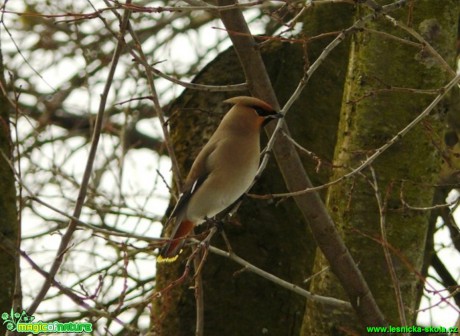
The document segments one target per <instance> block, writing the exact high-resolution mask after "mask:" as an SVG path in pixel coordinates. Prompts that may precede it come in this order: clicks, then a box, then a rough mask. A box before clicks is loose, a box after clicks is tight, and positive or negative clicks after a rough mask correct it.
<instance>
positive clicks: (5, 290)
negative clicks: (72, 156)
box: [0, 50, 19, 334]
mask: <svg viewBox="0 0 460 336" xmlns="http://www.w3.org/2000/svg"><path fill="white" fill-rule="evenodd" d="M3 74H4V68H3V58H2V54H1V50H0V82H1V85H2V88H3V89H2V90H0V233H1V234H2V238H4V239H8V240H9V241H10V242H13V243H14V244H17V242H18V239H19V238H18V232H19V229H18V217H17V208H16V188H15V180H14V174H13V170H12V168H11V164H12V142H11V134H10V123H9V116H10V115H12V111H11V110H12V107H11V104H10V103H9V102H8V99H7V97H6V96H5V94H4V92H5V91H6V88H7V86H6V82H5V78H4V76H3ZM1 245H5V244H3V243H2V244H1ZM17 266H19V262H18V256H17V255H14V252H13V251H11V250H10V249H6V248H5V249H3V250H2V249H1V248H0V284H1V286H0V314H1V313H4V312H8V313H9V312H10V311H11V309H12V308H13V309H17V308H19V307H14V294H15V288H16V275H17V272H16V267H17ZM1 330H3V331H5V329H4V326H3V325H2V326H1V327H0V331H1ZM2 334H3V333H2Z"/></svg>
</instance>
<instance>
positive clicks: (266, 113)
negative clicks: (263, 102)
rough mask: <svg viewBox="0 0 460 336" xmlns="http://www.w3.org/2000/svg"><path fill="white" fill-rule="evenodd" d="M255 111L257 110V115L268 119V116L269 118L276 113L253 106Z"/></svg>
mask: <svg viewBox="0 0 460 336" xmlns="http://www.w3.org/2000/svg"><path fill="white" fill-rule="evenodd" d="M251 107H252V108H253V109H254V110H256V112H257V114H258V115H259V116H261V117H266V116H269V115H271V114H274V111H268V110H266V109H264V108H261V107H259V106H251Z"/></svg>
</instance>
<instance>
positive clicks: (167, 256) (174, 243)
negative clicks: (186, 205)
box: [157, 220, 194, 263]
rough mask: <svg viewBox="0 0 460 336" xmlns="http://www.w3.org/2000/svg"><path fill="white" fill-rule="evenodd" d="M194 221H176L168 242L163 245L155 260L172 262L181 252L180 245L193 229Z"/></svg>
mask: <svg viewBox="0 0 460 336" xmlns="http://www.w3.org/2000/svg"><path fill="white" fill-rule="evenodd" d="M193 227H194V223H193V222H191V221H189V220H182V221H181V222H179V223H176V227H175V228H174V230H173V232H172V234H171V238H170V240H169V241H168V243H167V244H166V245H165V246H163V247H162V248H161V250H160V253H159V255H158V257H157V262H160V263H161V262H173V261H175V260H176V259H177V257H178V256H179V254H180V253H181V252H182V246H183V245H184V243H185V238H186V237H187V236H188V235H189V234H190V232H191V231H192V230H193Z"/></svg>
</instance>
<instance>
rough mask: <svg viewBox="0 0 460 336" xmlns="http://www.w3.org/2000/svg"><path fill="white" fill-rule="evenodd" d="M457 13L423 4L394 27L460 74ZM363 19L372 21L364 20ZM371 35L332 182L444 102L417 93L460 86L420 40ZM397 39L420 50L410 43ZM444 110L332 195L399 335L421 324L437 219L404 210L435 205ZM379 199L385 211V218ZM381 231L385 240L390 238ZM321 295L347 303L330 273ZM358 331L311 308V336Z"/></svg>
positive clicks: (354, 52)
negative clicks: (427, 254) (432, 224)
mask: <svg viewBox="0 0 460 336" xmlns="http://www.w3.org/2000/svg"><path fill="white" fill-rule="evenodd" d="M378 2H379V3H380V4H383V3H387V2H385V1H378ZM458 13H459V1H458V0H453V1H430V0H423V1H416V2H414V6H413V8H411V7H407V8H405V9H403V10H400V11H398V12H397V14H395V17H396V19H397V20H399V21H400V22H403V23H406V22H408V24H409V26H410V27H411V28H412V29H414V30H416V31H417V32H418V33H419V34H420V35H421V36H423V38H424V39H425V40H426V41H427V42H428V43H430V44H431V45H432V46H433V47H434V48H435V49H436V50H437V51H438V52H439V53H440V54H441V56H442V57H443V58H444V59H445V60H447V62H448V63H449V65H450V66H451V67H452V68H455V67H454V60H455V40H456V36H457V20H458ZM363 14H366V13H359V16H360V17H362V15H363ZM366 28H367V29H369V30H367V29H364V30H362V31H360V32H358V33H356V34H355V36H354V39H353V42H352V48H351V53H350V57H349V66H348V74H347V81H346V87H345V94H344V99H343V107H342V112H341V116H340V124H339V130H338V141H337V146H336V149H335V155H334V163H335V164H336V165H337V166H339V167H342V168H341V169H337V170H335V172H334V176H333V178H332V179H333V180H334V179H336V178H338V177H340V176H343V175H345V174H347V173H349V172H350V170H351V169H352V168H356V167H358V166H359V165H360V164H361V163H362V162H363V161H365V160H366V159H367V158H368V157H369V156H371V155H372V154H373V153H374V151H375V150H376V149H377V148H379V147H381V146H382V145H384V144H385V143H386V142H387V141H389V140H390V139H391V138H392V137H394V136H395V135H396V134H397V133H398V132H399V131H401V130H402V129H403V128H404V127H406V126H407V125H408V124H409V123H410V122H411V121H412V120H413V119H414V118H415V117H416V116H417V115H419V114H420V113H421V112H422V111H423V110H424V109H425V108H426V107H427V106H428V105H429V104H430V102H431V101H432V100H433V99H434V97H435V96H436V95H437V94H438V93H439V92H435V93H434V94H431V95H429V94H426V93H423V92H421V91H417V90H435V91H436V90H438V89H440V88H441V87H443V86H444V85H446V84H447V82H448V81H450V80H451V79H452V77H453V75H452V73H449V72H448V71H446V69H445V68H443V67H442V66H440V64H439V63H438V60H437V59H436V58H435V57H434V56H433V55H432V54H430V52H429V51H428V50H427V49H425V48H422V45H420V44H419V46H418V47H417V46H415V47H414V45H413V43H412V42H413V41H415V39H414V38H413V37H411V36H410V35H409V34H408V33H407V32H405V31H403V30H402V29H400V28H398V27H395V26H394V25H393V23H392V22H390V21H389V20H385V19H384V18H383V17H379V18H378V19H377V20H375V21H373V22H371V23H369V24H367V25H366ZM375 31H379V32H384V34H377V33H375ZM390 34H391V35H390ZM391 36H397V37H399V38H402V39H406V40H408V41H411V43H401V41H400V40H396V39H394V38H391ZM409 88H413V89H415V90H411V89H409ZM440 110H442V107H439V106H438V107H437V110H436V111H434V112H433V113H431V114H430V115H429V116H428V117H427V118H425V119H424V121H423V122H421V123H419V124H418V125H417V126H416V127H415V128H414V129H412V130H411V131H410V132H409V133H408V134H407V135H406V136H404V137H403V138H402V139H399V140H398V141H396V143H395V144H394V145H393V146H391V147H390V149H389V150H387V151H386V152H385V153H383V154H382V155H381V156H380V157H379V158H378V159H377V160H376V161H374V162H373V163H372V169H371V168H369V169H365V170H364V171H362V174H356V175H354V176H353V178H351V179H347V180H346V181H345V182H342V183H340V184H336V185H334V186H333V187H332V188H330V189H329V192H328V195H327V206H328V209H329V210H330V213H331V214H332V216H333V218H334V221H335V222H336V223H337V225H338V226H339V229H340V230H341V232H342V234H343V237H344V240H345V243H346V245H347V246H348V248H349V249H350V251H351V253H352V254H353V256H354V259H355V260H356V261H357V262H358V263H359V267H360V269H361V271H362V272H363V274H364V276H365V278H366V280H367V282H368V284H369V286H370V289H371V291H372V293H373V294H374V296H375V298H376V300H377V303H378V305H379V307H380V309H381V310H382V311H383V313H384V315H385V316H386V318H387V320H388V321H389V323H390V324H391V325H412V323H414V322H415V321H414V320H415V317H416V315H415V313H414V312H415V310H416V309H417V305H418V295H417V286H419V285H420V283H421V282H422V281H423V279H422V278H421V276H420V270H421V267H422V263H423V256H424V251H423V246H425V241H426V239H427V227H428V221H429V216H430V213H429V211H416V210H412V209H409V208H408V207H407V206H405V205H404V204H403V200H404V202H407V203H408V204H409V205H412V206H421V207H428V206H430V205H431V203H432V198H433V192H434V190H435V188H434V185H435V184H436V182H437V180H438V176H439V175H438V174H439V168H440V165H441V161H442V160H441V153H440V146H442V144H441V142H442V141H441V140H440V139H441V138H442V133H441V132H440V129H441V126H442V125H441V122H440V119H441V118H440V115H439V112H440ZM376 188H378V190H376ZM377 197H379V198H380V203H381V207H382V208H383V209H382V211H381V213H380V211H379V206H378V202H377ZM382 226H383V227H384V230H385V231H386V233H382V229H381V227H382ZM382 234H383V235H384V236H386V239H387V240H388V250H389V253H390V254H391V257H390V258H389V259H391V262H389V261H388V260H387V259H386V258H385V256H384V251H383V250H384V248H383V246H384V245H386V244H385V243H384V238H383V237H384V236H382ZM326 266H327V262H326V261H325V260H324V257H323V256H322V255H320V254H318V256H317V259H316V262H315V270H321V269H323V268H324V267H326ZM390 268H393V269H394V271H395V277H396V279H392V277H391V276H390V271H389V269H390ZM398 288H399V292H400V293H401V294H400V297H401V300H402V305H403V307H404V308H403V309H401V312H398V309H397V307H398V304H397V299H396V294H395V293H396V292H397V291H398ZM312 291H313V292H315V293H318V294H323V295H331V296H334V297H339V298H345V296H344V293H343V289H342V288H341V286H340V284H339V283H338V282H337V280H336V279H335V278H334V276H333V275H332V274H331V273H328V272H326V273H322V274H321V275H320V276H318V277H316V278H315V280H314V283H313V285H312ZM402 312H404V315H405V319H406V320H405V321H404V320H403V319H402V318H401V316H402V315H403V313H402ZM356 327H357V324H356V322H355V321H354V320H353V318H350V317H347V316H346V315H342V316H334V315H331V314H330V313H329V312H327V311H325V310H323V309H322V307H321V306H320V305H318V304H316V303H314V302H309V304H308V309H307V313H306V316H305V320H304V324H303V329H302V334H303V335H330V334H334V335H337V334H340V331H343V332H344V333H346V331H349V330H350V329H356ZM361 332H362V331H358V333H361Z"/></svg>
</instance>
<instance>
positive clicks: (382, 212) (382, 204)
mask: <svg viewBox="0 0 460 336" xmlns="http://www.w3.org/2000/svg"><path fill="white" fill-rule="evenodd" d="M369 169H370V171H371V174H372V183H370V185H371V187H372V189H374V195H375V199H376V201H377V206H378V208H379V218H380V235H381V236H382V242H383V244H382V248H383V254H384V256H385V261H386V263H387V267H388V271H389V273H390V277H391V282H392V283H393V288H394V291H395V299H396V303H397V306H398V313H399V320H400V321H399V322H400V323H401V325H407V319H406V313H405V310H404V301H403V298H402V293H401V286H400V284H399V279H398V276H397V274H396V270H395V266H394V264H393V259H392V258H391V253H390V249H389V248H388V239H387V230H386V211H387V200H388V197H385V200H382V196H381V195H380V190H379V184H378V180H377V175H376V173H375V170H374V167H372V166H369ZM405 335H407V334H405Z"/></svg>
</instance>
